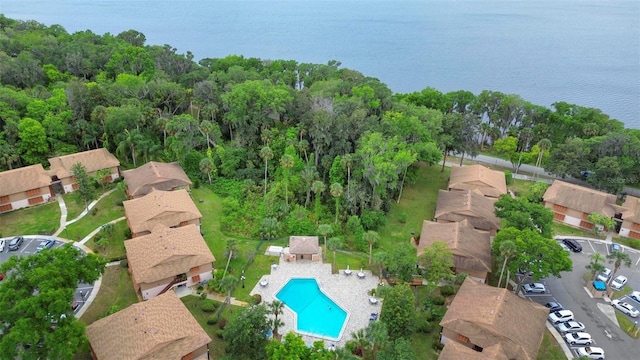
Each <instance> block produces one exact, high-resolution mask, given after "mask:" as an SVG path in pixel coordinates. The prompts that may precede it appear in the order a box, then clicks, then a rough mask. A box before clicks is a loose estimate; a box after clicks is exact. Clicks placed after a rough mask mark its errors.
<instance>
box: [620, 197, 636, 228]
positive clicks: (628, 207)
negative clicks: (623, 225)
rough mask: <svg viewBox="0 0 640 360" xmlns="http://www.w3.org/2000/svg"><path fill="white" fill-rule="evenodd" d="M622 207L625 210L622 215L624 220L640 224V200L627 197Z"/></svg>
mask: <svg viewBox="0 0 640 360" xmlns="http://www.w3.org/2000/svg"><path fill="white" fill-rule="evenodd" d="M622 206H623V207H624V208H625V209H624V211H623V213H622V220H626V221H632V222H634V223H636V224H640V198H637V197H634V196H631V195H627V198H626V200H625V201H624V204H622Z"/></svg>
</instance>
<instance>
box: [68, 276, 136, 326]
mask: <svg viewBox="0 0 640 360" xmlns="http://www.w3.org/2000/svg"><path fill="white" fill-rule="evenodd" d="M137 302H138V297H137V296H136V292H135V290H134V288H133V283H132V282H131V276H130V275H129V272H128V271H127V269H126V268H123V267H122V266H119V265H117V266H107V267H106V268H105V270H104V274H103V275H102V284H101V285H100V290H99V292H98V295H97V296H96V298H95V299H94V301H93V302H92V303H91V306H90V307H89V308H88V309H87V310H86V311H85V313H84V314H82V317H81V318H80V321H82V322H83V323H85V324H87V325H89V324H91V323H93V322H94V321H96V320H98V319H101V318H103V317H104V316H105V314H107V312H113V310H121V309H124V308H126V307H127V306H129V305H131V304H135V303H137Z"/></svg>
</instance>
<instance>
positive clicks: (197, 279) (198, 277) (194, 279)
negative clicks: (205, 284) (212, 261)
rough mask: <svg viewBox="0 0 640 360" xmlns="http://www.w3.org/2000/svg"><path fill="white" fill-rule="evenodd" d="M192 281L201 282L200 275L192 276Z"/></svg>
mask: <svg viewBox="0 0 640 360" xmlns="http://www.w3.org/2000/svg"><path fill="white" fill-rule="evenodd" d="M191 281H193V282H194V283H197V282H200V275H196V276H194V277H192V278H191Z"/></svg>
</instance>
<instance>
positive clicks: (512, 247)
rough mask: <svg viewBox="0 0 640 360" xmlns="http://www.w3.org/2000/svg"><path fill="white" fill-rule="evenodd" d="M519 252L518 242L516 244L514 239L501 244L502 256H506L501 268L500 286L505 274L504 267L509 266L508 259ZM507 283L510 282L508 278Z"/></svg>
mask: <svg viewBox="0 0 640 360" xmlns="http://www.w3.org/2000/svg"><path fill="white" fill-rule="evenodd" d="M517 253H518V249H517V248H516V244H514V243H513V241H510V240H507V241H504V242H503V243H502V244H500V256H502V257H503V258H504V262H503V263H502V270H500V278H499V279H498V286H497V287H500V284H501V283H502V275H503V274H504V269H505V268H506V267H507V261H508V260H509V259H511V258H512V257H514V256H516V255H517ZM506 283H507V284H509V279H508V278H507V281H506ZM505 287H506V286H505Z"/></svg>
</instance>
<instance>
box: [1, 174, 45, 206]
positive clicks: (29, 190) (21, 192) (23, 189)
mask: <svg viewBox="0 0 640 360" xmlns="http://www.w3.org/2000/svg"><path fill="white" fill-rule="evenodd" d="M50 185H51V178H49V176H48V175H47V172H46V171H45V170H44V168H43V167H42V165H40V164H36V165H31V166H25V167H21V168H18V169H13V170H7V171H3V172H0V213H3V212H8V211H11V210H16V209H20V208H24V207H28V206H31V205H36V204H42V203H45V202H47V201H49V199H50V198H51V197H53V196H55V194H54V193H53V189H52V188H51V186H50Z"/></svg>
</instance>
